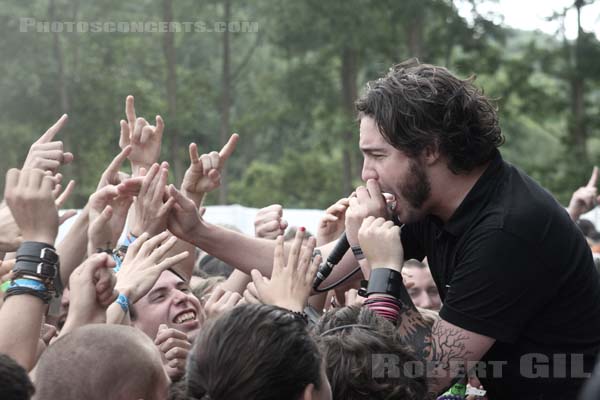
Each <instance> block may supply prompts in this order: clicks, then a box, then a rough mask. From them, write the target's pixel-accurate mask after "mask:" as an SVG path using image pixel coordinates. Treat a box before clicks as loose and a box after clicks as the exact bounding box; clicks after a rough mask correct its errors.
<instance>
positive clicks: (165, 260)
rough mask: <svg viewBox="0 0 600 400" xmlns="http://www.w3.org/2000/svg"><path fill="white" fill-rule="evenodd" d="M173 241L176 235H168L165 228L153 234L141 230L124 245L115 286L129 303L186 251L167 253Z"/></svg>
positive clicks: (139, 295) (184, 254)
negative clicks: (125, 250) (173, 253)
mask: <svg viewBox="0 0 600 400" xmlns="http://www.w3.org/2000/svg"><path fill="white" fill-rule="evenodd" d="M176 242H177V238H175V237H173V236H171V237H169V233H168V232H163V233H161V234H159V235H156V236H154V237H150V235H149V234H148V233H143V234H142V235H141V236H140V237H138V238H137V239H136V240H135V242H133V244H132V245H131V246H129V248H128V249H127V254H126V255H125V259H124V260H123V264H122V265H121V269H120V270H119V272H117V285H116V288H117V290H118V291H119V293H123V294H124V295H126V296H127V297H128V299H129V301H130V302H131V303H135V302H136V301H138V300H139V299H140V298H142V297H144V296H145V295H146V293H148V291H149V290H150V289H152V286H154V284H155V283H156V281H157V280H158V277H159V276H160V274H162V273H163V271H165V270H167V269H168V268H171V267H173V266H175V265H177V264H179V263H180V262H181V261H183V260H185V259H186V258H187V257H188V256H189V253H188V252H187V251H184V252H182V253H179V254H176V255H174V256H171V257H168V254H169V250H171V249H172V248H173V246H175V243H176Z"/></svg>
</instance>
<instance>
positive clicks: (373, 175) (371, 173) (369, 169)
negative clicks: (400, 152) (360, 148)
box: [360, 157, 378, 182]
mask: <svg viewBox="0 0 600 400" xmlns="http://www.w3.org/2000/svg"><path fill="white" fill-rule="evenodd" d="M360 177H361V178H362V180H363V182H366V181H368V180H369V179H375V180H377V178H378V176H377V172H376V171H375V169H374V168H373V166H372V165H371V163H370V162H369V160H368V159H367V158H366V157H365V159H364V161H363V167H362V171H361V174H360Z"/></svg>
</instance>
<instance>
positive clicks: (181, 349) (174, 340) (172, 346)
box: [154, 324, 192, 382]
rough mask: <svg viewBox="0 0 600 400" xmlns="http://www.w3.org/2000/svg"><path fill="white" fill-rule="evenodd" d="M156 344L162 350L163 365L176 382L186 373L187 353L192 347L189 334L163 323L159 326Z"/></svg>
mask: <svg viewBox="0 0 600 400" xmlns="http://www.w3.org/2000/svg"><path fill="white" fill-rule="evenodd" d="M154 344H155V345H156V346H157V347H158V349H159V350H160V353H161V356H162V359H163V365H164V366H165V369H166V371H167V374H168V375H169V378H171V381H173V382H176V381H178V380H179V379H181V378H182V377H183V376H184V375H185V367H186V364H187V355H188V353H189V352H190V349H191V348H192V344H191V343H190V340H189V338H188V337H187V335H186V334H185V333H183V332H181V331H178V330H177V329H174V328H168V327H167V325H165V324H161V325H160V326H159V327H158V332H157V333H156V338H155V339H154Z"/></svg>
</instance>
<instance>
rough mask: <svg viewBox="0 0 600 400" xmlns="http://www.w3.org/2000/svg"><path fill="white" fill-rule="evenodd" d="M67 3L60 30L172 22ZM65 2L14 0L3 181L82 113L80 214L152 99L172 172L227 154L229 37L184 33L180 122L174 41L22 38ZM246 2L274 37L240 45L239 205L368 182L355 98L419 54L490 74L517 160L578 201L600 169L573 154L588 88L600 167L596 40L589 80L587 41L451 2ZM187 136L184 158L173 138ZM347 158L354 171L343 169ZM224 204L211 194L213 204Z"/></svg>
mask: <svg viewBox="0 0 600 400" xmlns="http://www.w3.org/2000/svg"><path fill="white" fill-rule="evenodd" d="M54 3H55V4H56V8H55V11H54V12H55V15H54V19H55V20H57V21H72V20H77V21H160V20H161V19H162V18H163V16H162V12H163V8H162V5H163V4H162V3H163V2H162V0H143V1H137V2H129V3H126V2H120V1H116V0H108V1H101V2H94V1H91V0H54ZM472 3H473V4H475V5H478V4H480V3H482V1H473V2H472ZM49 4H50V0H27V1H20V2H11V1H8V0H0V10H1V11H0V57H1V58H2V63H0V123H1V126H2V129H1V130H0V140H1V143H2V145H3V147H4V155H3V156H2V157H1V158H0V167H1V171H2V173H1V174H0V175H2V176H1V177H0V181H1V182H0V183H3V175H4V172H5V171H6V170H7V169H8V168H11V167H13V166H19V165H20V164H21V163H22V161H23V160H24V158H25V154H26V153H27V149H28V147H29V145H30V144H31V143H32V142H33V141H34V140H35V139H36V138H37V137H38V136H39V135H40V134H41V133H43V132H44V131H45V129H47V127H48V126H50V125H51V124H52V123H53V122H54V121H55V120H56V119H57V118H58V117H59V116H60V115H61V114H62V113H63V112H64V111H67V112H68V113H69V123H68V125H67V127H66V129H65V130H64V132H62V133H61V134H60V138H61V139H63V140H65V146H66V147H67V149H68V150H70V151H72V152H74V153H75V157H76V159H75V163H74V165H73V166H70V167H67V168H65V169H64V171H63V172H64V174H65V176H66V178H75V179H76V180H77V181H78V186H77V189H76V193H75V196H74V197H73V199H72V200H71V202H70V204H69V206H74V207H81V206H82V205H83V204H84V202H85V200H86V198H87V196H88V195H89V193H90V192H91V191H92V190H93V188H95V186H96V183H97V180H98V177H99V176H100V174H101V173H102V171H103V169H104V168H105V166H106V165H107V163H108V162H109V161H110V160H111V159H112V158H113V157H114V155H115V154H116V153H117V152H118V146H117V142H118V136H119V120H120V119H122V118H124V117H125V115H124V99H125V96H126V95H127V94H133V95H135V96H136V106H137V108H138V111H139V113H140V114H141V115H143V116H144V117H146V118H148V119H151V120H153V119H154V116H155V115H156V114H161V115H162V116H163V117H164V119H165V122H166V131H165V143H164V146H163V153H162V157H163V159H165V160H167V161H169V162H170V163H171V165H174V157H176V158H177V159H180V160H182V162H183V165H187V163H188V155H187V144H188V143H189V142H192V141H194V142H196V143H197V144H198V145H199V148H200V151H201V152H208V151H211V150H217V149H219V147H220V143H219V129H220V111H219V102H220V98H221V68H222V63H223V59H222V56H223V54H222V42H221V41H222V36H223V35H222V34H221V33H218V32H188V33H186V32H178V33H176V34H175V46H176V60H177V62H176V73H177V88H176V89H177V110H176V114H175V115H169V114H167V99H166V94H167V91H166V70H167V65H166V58H165V56H164V53H163V36H164V35H163V34H161V33H158V32H157V33H106V32H104V33H60V34H58V35H54V34H52V33H38V32H26V33H23V32H19V23H20V18H22V17H31V18H36V19H37V20H39V21H47V20H49V18H50V16H49ZM231 4H232V20H234V21H252V22H257V23H258V26H259V32H252V33H243V32H238V33H231V57H232V59H231V64H232V73H233V74H234V76H233V83H232V104H231V109H230V120H231V129H232V131H234V132H238V133H240V135H241V140H240V143H239V145H238V149H237V150H236V152H235V153H234V156H233V157H232V158H231V159H230V162H229V164H228V173H229V176H230V179H229V182H230V193H229V198H228V202H229V203H241V204H244V205H250V206H256V207H261V206H265V205H267V204H271V203H281V204H283V205H284V206H286V207H306V208H324V207H327V206H328V205H329V204H331V203H333V202H335V201H336V200H337V199H338V198H340V197H342V196H344V195H347V194H348V193H344V192H343V190H344V189H343V187H344V184H343V179H342V177H343V176H344V173H345V172H346V173H347V175H348V176H349V177H350V179H351V180H352V183H353V184H354V185H356V184H358V183H359V182H360V180H359V179H360V173H359V172H360V161H361V160H360V154H359V153H358V146H357V143H358V128H357V124H356V122H355V120H354V115H352V113H351V112H350V111H349V109H348V104H350V103H349V102H351V101H353V100H354V99H353V98H348V94H347V93H348V92H347V91H348V90H351V89H353V87H355V88H356V89H357V91H358V92H360V90H361V88H362V87H363V85H364V84H365V83H366V82H367V81H369V80H373V79H377V78H378V77H379V76H381V75H382V74H384V73H385V72H386V71H387V69H388V68H389V67H390V66H391V65H393V64H395V63H397V62H400V61H403V60H405V59H408V58H411V57H413V56H415V55H418V56H419V58H420V59H421V60H422V61H425V62H429V63H434V64H440V65H445V66H447V67H449V68H450V69H452V70H453V71H456V72H457V73H458V74H459V75H461V76H464V77H467V76H470V75H472V74H476V75H477V83H478V84H479V85H480V86H481V87H483V88H484V89H485V92H486V93H487V94H488V95H490V96H492V97H494V98H497V102H498V106H499V112H500V116H501V123H502V129H503V132H504V135H505V137H506V144H505V146H504V147H503V150H502V151H503V153H504V155H505V157H506V158H507V159H508V160H510V161H511V162H513V163H515V164H517V165H519V166H520V167H521V168H523V169H524V170H525V171H526V172H528V173H529V174H531V175H532V176H533V177H534V178H535V179H537V180H539V181H540V182H541V183H542V184H543V185H544V186H546V187H547V188H548V189H550V190H551V191H552V192H553V193H554V194H555V195H556V196H557V197H558V198H559V199H560V200H561V201H562V202H563V203H566V201H567V200H568V197H569V195H570V193H571V192H572V191H573V190H575V189H576V188H577V187H578V186H580V185H581V184H583V183H585V182H586V179H587V176H588V175H589V171H590V170H591V169H590V165H588V164H587V163H586V162H582V161H581V160H576V159H575V156H574V154H575V152H574V151H573V147H572V143H571V142H570V141H569V137H570V136H569V132H570V131H569V127H570V125H569V124H570V123H572V122H571V113H572V109H571V103H572V101H571V100H572V98H571V89H570V88H571V86H570V84H571V79H572V78H573V77H574V76H582V77H584V79H585V91H586V92H585V102H584V107H585V110H584V111H585V125H586V132H587V135H588V136H587V137H588V139H587V154H588V156H589V159H590V160H592V161H595V160H597V159H598V157H600V69H599V68H600V67H599V64H598V62H597V60H598V59H600V43H599V42H598V39H597V38H596V37H595V36H594V35H592V34H589V33H585V32H584V33H583V35H582V37H581V38H580V41H579V46H580V48H579V50H578V51H579V52H580V53H581V54H584V55H585V56H584V57H580V59H579V63H578V64H577V66H576V68H575V64H574V63H573V57H574V55H576V53H575V52H574V51H573V43H570V42H564V41H563V39H562V38H560V37H552V36H548V35H545V34H541V33H538V32H520V31H515V30H512V29H507V28H504V27H501V26H499V25H497V24H495V23H494V22H493V20H492V19H491V18H489V17H487V16H481V15H478V14H477V12H476V11H477V9H476V8H475V9H474V12H475V14H474V18H473V22H472V23H468V22H467V21H466V20H465V19H463V18H462V17H461V16H460V15H459V14H458V12H457V9H456V6H455V5H454V4H453V3H452V2H451V1H449V0H407V1H402V2H400V1H397V0H348V1H337V0H336V1H322V0H306V1H291V0H256V1H254V2H236V1H232V2H231ZM173 11H174V14H175V15H174V19H175V20H176V21H181V22H183V21H204V22H206V23H208V24H209V25H210V24H212V23H213V22H217V21H222V18H223V1H222V0H211V1H208V2H198V1H194V0H179V1H177V2H173ZM57 38H58V44H59V47H60V51H61V57H62V58H61V60H60V61H62V65H63V71H64V82H62V83H61V81H60V79H59V76H60V75H59V56H58V55H57V53H56V43H57V42H56V41H55V40H56V39H57ZM415 51H418V54H415V53H414V52H415ZM348 54H352V55H353V58H352V57H345V55H346V56H347V55H348ZM350 64H352V65H350ZM348 71H350V72H348ZM345 73H346V75H344V74H345ZM344 76H346V78H348V77H349V81H345V82H344ZM61 85H63V87H62V88H61ZM349 86H350V87H349ZM61 89H64V91H65V92H66V94H67V100H68V104H67V110H63V105H62V104H61V96H60V91H61ZM345 91H346V92H345ZM175 130H176V131H177V132H178V134H179V135H180V144H179V147H178V148H173V144H172V143H173V141H172V137H171V136H170V135H169V133H170V132H173V131H175ZM344 150H346V153H347V154H349V155H350V158H351V161H352V164H351V168H352V170H351V171H344V170H343V168H344V167H343V165H344ZM216 201H217V198H216V196H214V195H211V196H209V198H208V203H209V204H211V203H214V202H216Z"/></svg>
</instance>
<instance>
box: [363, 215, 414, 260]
mask: <svg viewBox="0 0 600 400" xmlns="http://www.w3.org/2000/svg"><path fill="white" fill-rule="evenodd" d="M358 242H359V243H360V247H361V248H362V251H363V253H364V254H365V257H366V258H367V261H369V265H370V266H371V268H372V269H376V268H390V269H395V270H397V271H398V272H400V271H401V269H402V265H403V264H404V249H403V248H402V243H401V242H400V227H399V226H397V225H394V223H393V222H392V221H387V220H385V219H384V218H381V217H379V218H375V217H372V216H371V217H367V218H365V219H364V221H363V222H362V224H361V226H360V229H359V231H358Z"/></svg>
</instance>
